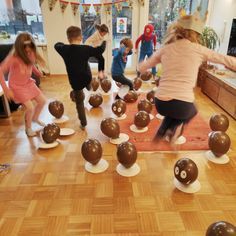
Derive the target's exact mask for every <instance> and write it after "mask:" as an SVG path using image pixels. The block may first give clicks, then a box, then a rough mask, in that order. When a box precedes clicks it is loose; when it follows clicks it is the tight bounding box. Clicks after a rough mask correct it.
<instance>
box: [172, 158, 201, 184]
mask: <svg viewBox="0 0 236 236" xmlns="http://www.w3.org/2000/svg"><path fill="white" fill-rule="evenodd" d="M174 175H175V178H176V179H177V180H178V181H179V182H181V183H182V184H186V185H188V184H191V183H193V182H194V181H195V180H196V179H197V177H198V168H197V165H196V164H195V162H194V161H192V160H191V159H189V158H182V159H180V160H178V161H177V162H176V163H175V166H174Z"/></svg>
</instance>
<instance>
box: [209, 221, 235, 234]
mask: <svg viewBox="0 0 236 236" xmlns="http://www.w3.org/2000/svg"><path fill="white" fill-rule="evenodd" d="M235 235H236V227H235V226H234V225H232V224H231V223H229V222H226V221H217V222H215V223H213V224H211V225H210V226H209V227H208V228H207V232H206V236H235Z"/></svg>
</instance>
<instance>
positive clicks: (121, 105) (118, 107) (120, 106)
mask: <svg viewBox="0 0 236 236" xmlns="http://www.w3.org/2000/svg"><path fill="white" fill-rule="evenodd" d="M111 109H112V111H113V113H114V114H115V115H116V116H118V117H120V116H122V115H123V114H125V112H126V103H125V102H124V101H123V100H121V99H117V100H116V101H115V102H113V103H112V106H111Z"/></svg>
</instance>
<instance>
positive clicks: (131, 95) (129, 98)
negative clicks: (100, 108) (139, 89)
mask: <svg viewBox="0 0 236 236" xmlns="http://www.w3.org/2000/svg"><path fill="white" fill-rule="evenodd" d="M137 99H138V94H137V93H136V92H135V91H134V90H130V91H129V92H128V93H127V94H126V95H125V96H124V100H125V102H127V103H133V102H136V101H137Z"/></svg>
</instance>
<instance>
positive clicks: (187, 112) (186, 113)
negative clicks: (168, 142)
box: [155, 98, 197, 137]
mask: <svg viewBox="0 0 236 236" xmlns="http://www.w3.org/2000/svg"><path fill="white" fill-rule="evenodd" d="M155 106H156V109H157V111H158V112H159V113H160V114H161V115H162V116H165V118H164V120H163V121H162V123H161V126H160V127H159V129H158V131H157V136H160V137H163V136H165V134H166V131H168V130H169V131H171V132H173V133H174V132H175V130H176V128H177V127H178V126H179V125H181V124H183V125H184V124H186V123H188V122H189V121H190V120H191V119H192V118H193V117H194V116H195V115H196V114H197V109H196V107H195V105H194V103H191V102H185V101H180V100H176V99H173V100H170V101H162V100H159V99H158V98H155ZM182 131H183V130H182Z"/></svg>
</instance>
